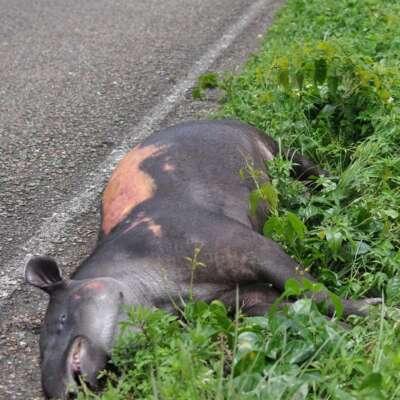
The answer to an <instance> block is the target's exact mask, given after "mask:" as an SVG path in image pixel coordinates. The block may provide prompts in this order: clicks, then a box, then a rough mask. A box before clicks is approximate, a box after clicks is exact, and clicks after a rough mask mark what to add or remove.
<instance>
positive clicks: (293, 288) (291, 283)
mask: <svg viewBox="0 0 400 400" xmlns="http://www.w3.org/2000/svg"><path fill="white" fill-rule="evenodd" d="M301 293H302V287H301V285H300V283H299V282H298V281H296V280H295V279H292V278H290V279H288V280H287V281H286V282H285V295H287V296H299V295H300V294H301Z"/></svg>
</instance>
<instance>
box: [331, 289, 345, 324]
mask: <svg viewBox="0 0 400 400" xmlns="http://www.w3.org/2000/svg"><path fill="white" fill-rule="evenodd" d="M328 294H329V298H330V299H331V301H332V304H333V307H335V314H336V316H337V317H338V318H342V316H343V311H344V306H343V303H342V301H341V300H340V297H339V296H337V295H336V294H335V293H332V292H328Z"/></svg>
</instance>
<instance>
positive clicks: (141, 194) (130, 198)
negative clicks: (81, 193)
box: [102, 145, 165, 235]
mask: <svg viewBox="0 0 400 400" xmlns="http://www.w3.org/2000/svg"><path fill="white" fill-rule="evenodd" d="M164 148H165V146H162V147H157V146H154V145H151V146H146V147H141V146H140V145H138V146H136V147H135V148H134V149H133V150H131V151H130V152H129V153H128V154H127V155H126V156H125V157H124V158H123V159H122V161H121V162H120V163H119V164H118V166H117V168H116V169H115V171H114V172H113V174H112V176H111V179H110V181H109V183H108V185H107V187H106V190H105V192H104V195H103V224H102V229H103V231H104V233H105V234H106V235H107V234H109V233H110V232H111V230H112V229H113V228H114V227H115V226H116V225H118V224H119V223H120V222H121V221H122V220H123V219H124V218H125V217H126V216H127V215H128V214H129V213H130V212H131V211H132V209H133V208H134V207H136V206H137V205H138V204H140V203H143V202H144V201H146V200H149V199H151V198H152V197H153V195H154V192H155V190H156V185H155V183H154V180H153V178H152V177H151V176H150V175H148V174H146V173H145V172H144V171H142V170H141V169H140V166H141V164H142V163H143V161H145V160H146V159H148V158H150V157H154V156H156V155H158V154H160V152H161V151H162V150H163V149H164Z"/></svg>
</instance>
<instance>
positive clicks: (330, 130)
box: [82, 0, 400, 400]
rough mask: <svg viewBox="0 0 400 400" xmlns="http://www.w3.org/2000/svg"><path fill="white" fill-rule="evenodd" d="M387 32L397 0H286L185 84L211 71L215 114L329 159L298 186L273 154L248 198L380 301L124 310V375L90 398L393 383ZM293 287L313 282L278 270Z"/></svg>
mask: <svg viewBox="0 0 400 400" xmlns="http://www.w3.org/2000/svg"><path fill="white" fill-rule="evenodd" d="M399 38H400V4H399V2H398V1H397V0H393V1H391V0H365V1H356V0H325V1H319V0H288V1H287V3H286V5H285V6H284V7H283V8H282V10H281V11H280V15H279V17H278V18H277V19H276V20H275V22H274V24H273V25H272V27H271V28H270V29H269V31H268V34H267V36H266V38H265V42H264V44H263V47H262V49H261V51H260V52H259V53H257V55H255V56H254V57H252V58H251V59H250V61H249V63H248V64H247V65H246V67H245V69H244V71H243V73H241V74H239V75H235V76H222V77H220V78H219V79H218V77H217V76H215V75H208V76H207V77H204V78H203V79H202V80H201V83H202V84H201V85H200V87H199V88H198V89H197V90H196V91H195V95H196V96H201V95H202V94H207V91H206V90H204V89H202V87H201V86H203V87H204V86H210V85H211V86H218V87H219V88H220V89H221V90H223V91H224V92H225V98H224V104H223V106H222V109H221V110H220V111H219V112H218V115H219V116H223V117H234V118H239V119H241V120H244V121H247V122H249V123H250V124H253V125H256V126H258V127H260V128H262V129H264V130H265V131H268V132H269V133H270V134H272V135H273V136H274V137H275V138H277V139H280V140H281V141H282V143H284V144H285V145H289V146H291V147H294V148H297V149H299V150H300V151H301V152H302V153H305V154H307V155H308V156H309V157H310V158H312V159H313V160H314V161H316V162H317V163H318V164H320V165H321V166H322V167H323V168H324V169H325V170H327V171H329V174H330V175H329V176H327V177H324V178H322V179H319V181H318V182H317V184H316V185H311V186H310V185H309V186H308V187H306V186H304V185H303V184H302V183H299V182H297V181H294V180H293V179H292V178H291V177H290V174H289V172H290V168H291V165H290V163H288V162H286V161H284V160H282V159H279V158H278V159H276V160H275V161H274V162H270V163H269V164H268V167H269V171H270V174H271V175H272V176H273V180H272V184H266V185H263V186H261V187H260V189H259V190H258V191H256V192H254V193H253V194H252V196H251V198H250V206H251V208H253V207H255V205H256V203H257V201H259V200H260V199H265V200H267V201H268V202H269V204H270V208H271V210H272V211H271V213H270V214H269V215H268V216H267V217H266V223H265V226H264V234H265V235H266V236H268V237H272V238H273V239H274V240H276V241H278V242H280V243H281V244H282V246H283V247H284V248H285V250H286V251H287V252H289V253H290V254H291V255H292V256H293V257H294V258H295V259H296V260H298V261H299V262H300V263H301V264H303V265H304V267H306V268H307V269H310V270H311V271H312V273H313V274H314V275H315V276H317V277H318V278H319V280H320V281H321V282H323V283H324V284H325V285H326V286H327V287H328V288H329V289H330V290H331V291H333V292H334V293H336V294H338V295H339V296H341V297H353V298H358V297H363V296H382V297H383V298H384V305H383V306H382V307H379V306H377V307H374V308H372V309H371V310H370V314H369V316H368V317H366V318H360V317H352V318H349V319H348V320H347V321H346V325H344V324H340V323H338V321H337V319H334V320H332V321H331V320H328V319H327V318H326V317H325V316H323V315H322V314H321V313H320V312H319V310H318V309H317V308H316V307H315V305H313V304H312V303H311V302H310V300H306V299H301V300H299V301H297V302H296V303H294V305H292V306H291V307H288V308H287V309H284V310H283V311H281V312H272V313H270V314H269V315H268V316H267V317H265V318H260V317H258V318H242V317H241V316H237V317H236V319H235V320H234V321H233V322H232V320H231V319H230V318H228V317H227V315H226V310H225V309H224V307H223V306H222V305H221V304H220V303H217V302H215V303H213V304H211V305H206V304H203V303H197V304H188V305H186V307H185V308H184V310H183V312H184V318H183V320H179V321H178V320H176V319H175V318H173V317H171V316H169V315H165V314H163V313H161V312H158V313H152V314H149V313H148V312H146V311H144V310H140V309H139V310H135V311H133V312H132V313H131V321H132V323H133V324H135V325H137V324H141V326H142V327H143V331H142V333H140V334H136V335H134V336H132V337H127V338H125V339H123V340H121V341H120V344H119V345H118V347H117V349H116V351H115V354H114V363H115V365H116V366H117V367H119V369H120V370H122V372H123V377H122V379H115V377H114V376H113V375H112V374H110V375H109V388H108V390H107V391H106V393H105V394H104V395H103V396H102V397H101V398H102V399H104V400H106V399H110V398H113V399H126V398H135V399H138V398H140V399H150V398H155V399H157V398H158V399H182V400H183V399H230V400H231V399H238V400H239V399H240V400H250V399H251V400H254V399H260V400H261V399H263V400H265V399H267V400H269V399H273V400H277V399H285V400H286V399H287V400H289V399H296V400H300V399H304V400H305V399H310V400H311V399H312V400H317V399H337V400H344V399H346V400H350V399H351V400H355V399H360V400H361V399H363V400H364V399H371V400H372V399H374V400H377V399H392V400H394V399H399V398H400V378H399V370H400V346H399V344H400V331H399V320H400V309H399V306H400V250H399V244H400V218H399V215H400V156H399V154H400V117H399V116H400V112H399V111H400V73H399V70H400V69H399V66H400V63H399V60H400V59H399V57H400V39H399ZM244 173H247V174H249V173H250V175H251V176H252V177H254V178H255V179H257V171H254V170H252V169H251V168H249V170H248V171H244ZM191 265H192V267H193V268H194V269H195V268H196V265H197V264H196V260H194V259H192V262H191ZM304 290H319V288H318V287H316V286H313V285H311V284H310V282H304V285H303V286H301V285H299V284H296V283H295V282H288V283H287V290H286V295H288V296H289V295H293V294H295V295H299V294H301V293H303V292H304ZM335 306H336V312H337V316H338V317H339V316H340V313H341V306H340V302H337V301H336V300H335ZM82 398H86V399H93V398H94V397H93V396H91V395H90V394H86V395H82Z"/></svg>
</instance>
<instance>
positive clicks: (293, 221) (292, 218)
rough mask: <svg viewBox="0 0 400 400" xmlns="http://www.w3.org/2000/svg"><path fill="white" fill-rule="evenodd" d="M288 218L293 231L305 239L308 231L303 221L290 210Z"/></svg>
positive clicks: (287, 214) (298, 236)
mask: <svg viewBox="0 0 400 400" xmlns="http://www.w3.org/2000/svg"><path fill="white" fill-rule="evenodd" d="M286 219H287V221H288V222H289V224H290V226H291V227H292V229H293V231H294V232H295V233H296V236H297V238H298V239H300V240H302V239H304V234H305V233H306V232H307V227H306V226H305V225H304V223H303V221H302V220H301V219H300V218H299V217H298V216H297V215H296V214H293V213H292V212H290V211H288V212H287V213H286Z"/></svg>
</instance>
